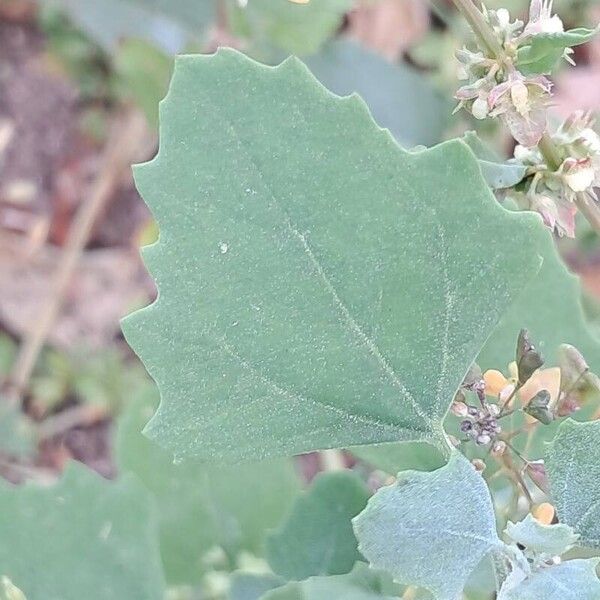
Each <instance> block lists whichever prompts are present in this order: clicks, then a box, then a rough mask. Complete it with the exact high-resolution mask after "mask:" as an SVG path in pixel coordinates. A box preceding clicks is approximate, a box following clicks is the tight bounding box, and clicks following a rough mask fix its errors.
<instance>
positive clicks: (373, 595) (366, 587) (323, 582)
mask: <svg viewBox="0 0 600 600" xmlns="http://www.w3.org/2000/svg"><path fill="white" fill-rule="evenodd" d="M399 595H400V588H399V587H398V586H397V585H395V584H394V583H393V582H392V581H391V578H390V577H389V576H388V575H386V574H384V573H380V572H377V571H373V570H371V569H369V567H367V565H365V564H364V563H358V564H357V565H356V567H355V568H354V569H353V570H352V572H351V573H348V574H347V575H334V576H331V577H311V578H310V579H307V580H306V581H302V582H299V583H295V582H292V583H288V584H287V585H285V586H283V587H279V588H276V589H274V590H272V591H270V592H267V593H266V594H265V595H264V596H263V597H262V598H261V600H342V599H343V600H394V599H397V598H398V597H399Z"/></svg>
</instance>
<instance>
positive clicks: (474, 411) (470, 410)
mask: <svg viewBox="0 0 600 600" xmlns="http://www.w3.org/2000/svg"><path fill="white" fill-rule="evenodd" d="M467 412H468V413H469V416H470V417H478V416H479V409H477V408H475V407H474V406H469V407H468V408H467Z"/></svg>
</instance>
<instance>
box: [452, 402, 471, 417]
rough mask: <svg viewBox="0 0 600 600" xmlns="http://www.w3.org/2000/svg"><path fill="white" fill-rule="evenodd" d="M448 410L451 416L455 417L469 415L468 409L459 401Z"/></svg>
mask: <svg viewBox="0 0 600 600" xmlns="http://www.w3.org/2000/svg"><path fill="white" fill-rule="evenodd" d="M450 410H451V411H452V414H453V415H455V416H457V417H466V416H467V415H468V414H469V407H468V406H467V405H466V404H465V403H464V402H460V401H455V402H453V403H452V406H451V407H450Z"/></svg>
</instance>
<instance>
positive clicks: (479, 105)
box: [471, 98, 490, 121]
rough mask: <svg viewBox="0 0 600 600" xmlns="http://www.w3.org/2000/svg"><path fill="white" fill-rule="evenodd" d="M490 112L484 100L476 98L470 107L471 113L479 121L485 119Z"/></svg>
mask: <svg viewBox="0 0 600 600" xmlns="http://www.w3.org/2000/svg"><path fill="white" fill-rule="evenodd" d="M489 112H490V107H489V106H488V103H487V100H485V99H484V98H476V99H475V101H474V102H473V106H472V107H471V113H472V114H473V116H474V117H475V118H476V119H478V120H479V121H481V120H483V119H485V118H486V117H487V116H488V114H489Z"/></svg>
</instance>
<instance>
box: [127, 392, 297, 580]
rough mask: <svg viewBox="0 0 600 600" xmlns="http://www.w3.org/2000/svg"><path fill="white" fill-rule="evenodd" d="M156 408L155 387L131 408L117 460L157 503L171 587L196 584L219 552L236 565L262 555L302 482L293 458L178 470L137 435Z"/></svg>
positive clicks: (193, 465) (194, 465) (168, 457)
mask: <svg viewBox="0 0 600 600" xmlns="http://www.w3.org/2000/svg"><path fill="white" fill-rule="evenodd" d="M157 402H158V394H157V392H156V389H155V388H154V386H151V387H149V388H148V389H147V390H145V391H142V392H141V393H140V394H139V395H138V397H137V398H135V399H134V400H133V401H132V403H131V404H130V405H129V407H128V409H127V411H126V412H125V414H124V415H123V417H122V418H121V420H120V423H119V428H118V432H117V439H116V457H117V462H118V464H119V467H120V468H121V469H122V470H123V471H129V472H133V473H135V474H136V475H137V476H138V477H139V478H140V479H141V480H142V482H143V483H144V484H145V485H146V486H147V487H148V489H149V490H150V491H151V492H152V494H153V495H154V497H155V499H156V502H157V505H158V508H159V517H160V519H159V524H160V545H161V554H162V557H163V562H164V565H165V572H166V576H167V579H168V581H169V583H173V584H182V583H195V582H198V581H199V580H200V579H201V577H202V575H203V574H204V573H205V572H206V570H207V569H208V568H210V566H211V564H210V562H208V559H209V558H210V556H211V551H212V550H213V549H214V548H215V547H217V546H220V547H222V548H223V550H225V553H226V555H227V556H228V557H229V558H230V559H231V560H235V556H236V554H237V553H238V552H239V551H240V550H248V551H250V552H252V553H254V554H261V553H262V551H263V543H264V539H265V535H266V532H267V530H268V529H271V528H272V527H275V526H276V525H278V524H279V522H280V521H281V519H282V518H283V517H284V515H285V514H286V512H287V511H288V510H289V508H290V507H291V505H292V502H293V500H294V497H295V496H296V494H297V493H298V492H299V487H300V483H299V479H298V477H297V475H296V473H295V469H294V465H293V463H292V461H291V460H288V459H278V460H274V461H266V462H262V463H248V464H244V465H242V466H240V467H220V468H218V469H215V468H210V467H207V466H205V465H201V464H198V463H194V462H188V463H185V464H182V465H174V464H173V459H172V456H171V455H170V454H169V453H168V452H165V451H164V450H162V448H160V447H158V446H157V445H156V444H154V443H152V442H150V441H149V440H147V439H146V438H145V437H144V436H143V435H142V434H141V433H140V432H141V430H142V428H143V427H144V425H145V424H146V422H147V421H148V419H149V418H150V416H151V415H152V413H153V412H154V409H155V408H156V404H157ZM213 554H214V553H213ZM229 566H230V567H231V566H233V565H229Z"/></svg>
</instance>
